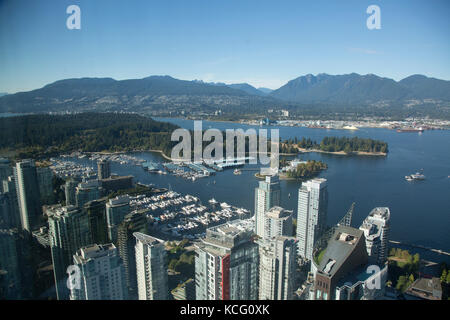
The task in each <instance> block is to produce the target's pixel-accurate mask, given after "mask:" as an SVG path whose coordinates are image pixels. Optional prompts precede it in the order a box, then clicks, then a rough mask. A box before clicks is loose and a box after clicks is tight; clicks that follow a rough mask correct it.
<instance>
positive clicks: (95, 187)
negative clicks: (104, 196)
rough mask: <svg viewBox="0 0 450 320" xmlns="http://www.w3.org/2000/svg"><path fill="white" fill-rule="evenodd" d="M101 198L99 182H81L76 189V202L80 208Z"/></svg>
mask: <svg viewBox="0 0 450 320" xmlns="http://www.w3.org/2000/svg"><path fill="white" fill-rule="evenodd" d="M100 197H101V190H100V183H99V181H98V180H89V181H85V182H81V183H79V184H78V186H77V187H76V189H75V202H76V206H77V207H78V208H83V206H84V205H85V204H86V203H88V202H89V201H92V200H97V199H99V198H100Z"/></svg>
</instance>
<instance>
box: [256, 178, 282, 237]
mask: <svg viewBox="0 0 450 320" xmlns="http://www.w3.org/2000/svg"><path fill="white" fill-rule="evenodd" d="M280 202H281V189H280V180H279V178H278V176H277V175H274V176H266V178H265V180H264V181H260V182H259V186H258V188H255V233H256V234H257V235H258V236H260V237H261V238H263V239H264V237H265V236H264V234H265V230H264V224H265V214H266V212H267V211H268V210H269V209H270V208H272V207H274V206H279V205H280Z"/></svg>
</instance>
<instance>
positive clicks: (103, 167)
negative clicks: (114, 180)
mask: <svg viewBox="0 0 450 320" xmlns="http://www.w3.org/2000/svg"><path fill="white" fill-rule="evenodd" d="M110 176H111V166H110V162H109V161H108V160H100V161H98V162H97V177H98V179H99V180H102V179H107V178H109V177H110Z"/></svg>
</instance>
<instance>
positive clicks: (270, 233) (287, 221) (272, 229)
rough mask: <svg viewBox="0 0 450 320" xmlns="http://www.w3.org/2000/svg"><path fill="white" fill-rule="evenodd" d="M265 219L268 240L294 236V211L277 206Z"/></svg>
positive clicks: (268, 212)
mask: <svg viewBox="0 0 450 320" xmlns="http://www.w3.org/2000/svg"><path fill="white" fill-rule="evenodd" d="M264 218H265V223H264V229H265V231H264V236H265V238H266V239H272V238H273V237H280V236H286V237H291V236H292V233H293V225H292V211H290V210H285V209H283V208H281V207H277V206H276V207H272V208H271V209H270V210H269V211H267V212H266V214H265V217H264Z"/></svg>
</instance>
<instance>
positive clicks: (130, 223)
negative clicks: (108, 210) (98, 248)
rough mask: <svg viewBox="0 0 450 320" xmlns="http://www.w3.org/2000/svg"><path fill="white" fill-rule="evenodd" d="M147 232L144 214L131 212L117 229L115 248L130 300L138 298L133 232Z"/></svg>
mask: <svg viewBox="0 0 450 320" xmlns="http://www.w3.org/2000/svg"><path fill="white" fill-rule="evenodd" d="M147 231H148V227H147V218H146V216H145V214H141V213H137V212H132V213H129V214H127V215H126V216H125V219H124V220H123V221H122V223H121V224H119V226H118V228H117V248H118V249H119V255H120V257H121V258H122V260H123V265H124V267H125V279H126V283H127V288H128V297H129V298H130V299H132V300H135V299H137V298H138V293H137V276H136V253H135V246H136V238H135V237H134V236H133V234H134V233H135V232H140V233H144V234H146V233H147Z"/></svg>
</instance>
